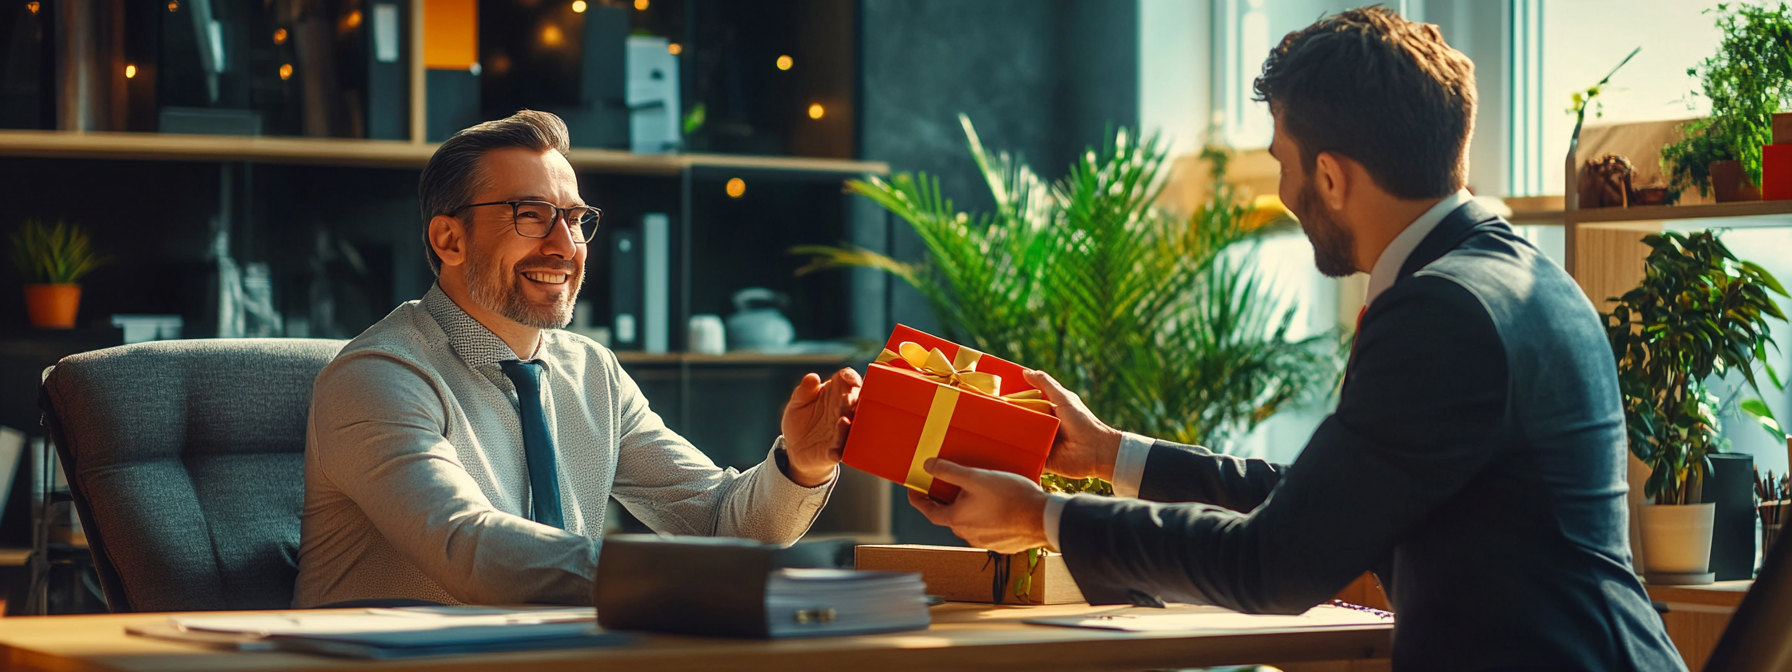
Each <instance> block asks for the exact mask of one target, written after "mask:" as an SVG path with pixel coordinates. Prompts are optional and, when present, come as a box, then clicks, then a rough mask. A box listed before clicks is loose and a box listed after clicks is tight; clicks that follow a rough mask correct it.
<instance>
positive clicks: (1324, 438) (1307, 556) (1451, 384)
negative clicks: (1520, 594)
mask: <svg viewBox="0 0 1792 672" xmlns="http://www.w3.org/2000/svg"><path fill="white" fill-rule="evenodd" d="M1506 378H1507V371H1506V359H1505V351H1504V349H1503V347H1502V345H1501V341H1500V338H1499V335H1498V333H1497V330H1496V328H1495V327H1494V324H1493V321H1492V319H1491V318H1490V317H1489V316H1488V314H1487V311H1486V309H1485V308H1483V307H1482V305H1481V303H1480V302H1479V301H1478V300H1477V299H1476V298H1475V297H1474V295H1472V294H1470V293H1469V292H1468V291H1467V290H1465V289H1463V288H1462V287H1460V286H1458V285H1456V284H1455V283H1453V282H1450V281H1448V280H1444V279H1442V278H1436V277H1429V276H1414V277H1409V278H1407V279H1406V280H1404V281H1402V282H1400V283H1399V284H1397V285H1395V287H1394V288H1392V289H1390V290H1388V292H1387V293H1385V294H1383V295H1382V296H1381V297H1380V298H1379V299H1377V300H1376V302H1375V304H1374V305H1373V307H1372V308H1371V309H1370V311H1369V313H1368V315H1367V316H1366V319H1365V322H1364V324H1363V331H1362V332H1361V333H1360V334H1359V336H1358V342H1357V345H1356V351H1355V353H1354V355H1353V356H1352V361H1351V364H1350V367H1349V371H1348V375H1347V379H1346V381H1345V384H1344V388H1343V391H1342V393H1341V396H1340V399H1339V406H1338V410H1337V411H1336V412H1335V413H1333V414H1332V415H1331V416H1330V417H1328V418H1326V420H1325V421H1324V422H1323V423H1321V424H1320V426H1319V428H1318V430H1317V431H1315V432H1314V434H1313V437H1312V438H1311V439H1310V440H1309V441H1308V443H1307V446H1306V448H1305V449H1304V450H1303V451H1302V452H1301V455H1300V457H1299V459H1297V460H1296V461H1295V462H1294V464H1293V465H1291V466H1290V467H1289V468H1288V469H1287V470H1286V471H1285V472H1282V478H1281V479H1280V482H1279V483H1278V484H1277V485H1275V486H1274V489H1273V491H1272V492H1271V493H1270V494H1269V496H1268V498H1267V499H1266V500H1265V501H1264V502H1263V503H1262V505H1261V506H1258V507H1256V508H1255V509H1253V510H1251V511H1250V512H1249V513H1241V512H1239V511H1235V510H1229V509H1227V508H1223V507H1221V506H1218V505H1213V504H1156V503H1147V502H1142V501H1138V500H1117V499H1110V498H1101V497H1091V496H1078V497H1075V498H1072V499H1071V500H1070V501H1069V502H1067V503H1066V504H1065V507H1064V511H1063V517H1062V520H1061V527H1060V528H1059V543H1060V545H1061V546H1062V548H1063V551H1064V556H1065V560H1066V562H1067V563H1068V565H1069V567H1070V570H1071V573H1072V575H1073V577H1074V578H1075V579H1076V583H1077V585H1078V586H1079V587H1081V588H1082V590H1083V594H1084V596H1085V597H1087V598H1089V601H1090V602H1091V603H1094V604H1115V603H1125V602H1139V601H1145V600H1146V599H1147V598H1148V596H1155V597H1160V598H1162V599H1166V600H1172V601H1179V602H1194V603H1208V604H1217V605H1220V606H1224V607H1228V608H1231V609H1236V610H1239V611H1243V612H1247V613H1300V612H1302V611H1304V610H1306V609H1308V608H1310V607H1312V606H1313V605H1315V604H1318V603H1320V602H1322V601H1324V600H1327V599H1330V598H1331V597H1333V596H1334V595H1336V594H1337V592H1338V591H1339V590H1341V589H1342V588H1343V587H1344V586H1345V585H1347V584H1349V582H1350V581H1351V580H1353V579H1354V578H1355V577H1357V576H1360V575H1361V574H1362V573H1363V572H1364V571H1367V570H1369V569H1371V568H1372V566H1374V565H1375V564H1376V563H1378V562H1380V561H1383V560H1385V559H1386V558H1387V557H1389V555H1390V553H1391V551H1392V550H1393V548H1394V547H1395V546H1396V545H1398V544H1399V542H1400V540H1401V539H1402V537H1404V536H1405V535H1406V534H1407V533H1408V532H1409V531H1410V530H1412V529H1414V528H1415V527H1416V526H1418V525H1420V524H1422V523H1423V522H1424V521H1425V519H1426V517H1427V515H1428V514H1429V513H1430V512H1431V511H1432V510H1433V509H1435V508H1436V507H1437V506H1438V505H1439V504H1440V503H1442V502H1444V501H1445V500H1447V499H1448V498H1450V497H1451V495H1452V494H1454V493H1455V492H1457V491H1458V490H1460V489H1461V488H1462V487H1463V486H1464V485H1465V484H1467V483H1469V482H1470V481H1471V480H1472V479H1474V478H1475V476H1476V474H1478V473H1479V472H1480V471H1481V469H1482V468H1483V467H1485V466H1486V464H1487V463H1488V461H1489V460H1490V459H1491V458H1492V457H1493V455H1494V451H1496V450H1497V446H1498V445H1500V444H1499V441H1498V439H1497V438H1496V437H1494V436H1493V433H1494V430H1495V428H1496V425H1497V423H1498V422H1499V420H1500V418H1501V416H1502V415H1503V414H1504V412H1505V406H1506ZM1154 458H1155V456H1154ZM1148 471H1149V469H1148Z"/></svg>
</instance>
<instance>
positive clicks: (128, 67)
mask: <svg viewBox="0 0 1792 672" xmlns="http://www.w3.org/2000/svg"><path fill="white" fill-rule="evenodd" d="M136 76H137V66H135V65H132V64H130V63H126V64H124V78H125V79H130V78H132V77H136Z"/></svg>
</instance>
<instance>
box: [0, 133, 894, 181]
mask: <svg viewBox="0 0 1792 672" xmlns="http://www.w3.org/2000/svg"><path fill="white" fill-rule="evenodd" d="M439 146H440V145H439V144H437V143H421V142H405V141H401V140H355V139H341V138H305V137H274V136H234V135H177V134H170V133H70V132H63V131H20V130H8V131H0V156H25V157H43V158H80V159H124V160H151V161H252V162H259V163H287V164H323V165H333V166H370V167H383V168H422V167H423V165H424V164H425V163H428V162H429V157H430V155H432V154H434V153H435V151H436V148H437V147H439ZM569 159H570V160H571V161H572V165H573V167H574V168H577V169H580V170H595V171H603V172H612V173H633V174H644V175H676V174H678V172H679V171H681V170H684V169H686V168H722V169H727V168H734V169H741V170H789V171H806V172H830V173H842V174H865V173H877V174H884V173H888V172H890V165H889V164H887V163H884V162H882V161H849V160H843V159H817V158H803V157H782V156H741V155H731V154H658V155H650V154H633V153H629V152H622V151H615V150H607V149H573V150H572V153H571V154H570V156H569Z"/></svg>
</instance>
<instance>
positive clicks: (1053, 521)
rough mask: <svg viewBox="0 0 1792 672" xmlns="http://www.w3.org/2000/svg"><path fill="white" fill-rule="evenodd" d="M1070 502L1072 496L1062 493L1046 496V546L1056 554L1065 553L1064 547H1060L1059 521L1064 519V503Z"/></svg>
mask: <svg viewBox="0 0 1792 672" xmlns="http://www.w3.org/2000/svg"><path fill="white" fill-rule="evenodd" d="M1068 501H1070V495H1066V494H1064V493H1061V492H1054V493H1050V494H1048V495H1046V496H1045V545H1046V549H1047V550H1050V551H1052V552H1054V553H1063V552H1064V547H1062V546H1059V545H1058V520H1059V519H1061V518H1063V517H1064V503H1065V502H1068Z"/></svg>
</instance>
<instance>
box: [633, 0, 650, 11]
mask: <svg viewBox="0 0 1792 672" xmlns="http://www.w3.org/2000/svg"><path fill="white" fill-rule="evenodd" d="M635 9H639V10H642V11H646V10H647V0H635Z"/></svg>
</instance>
